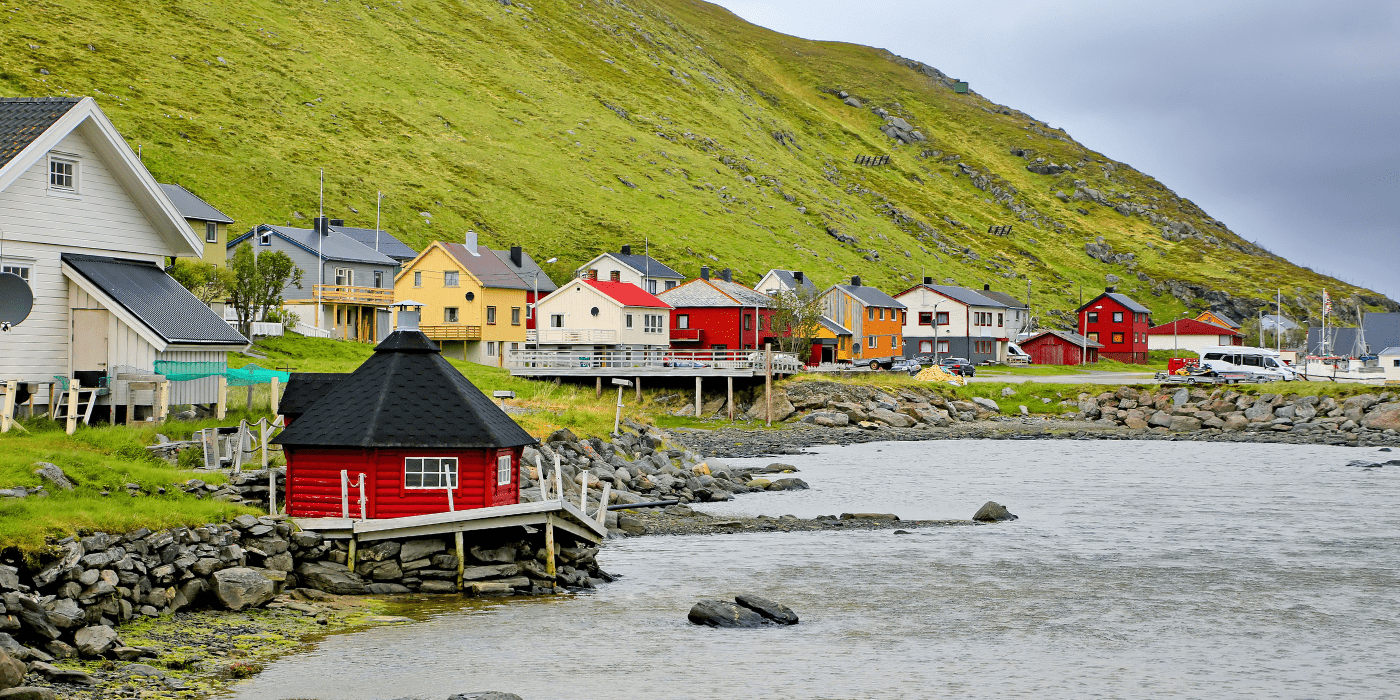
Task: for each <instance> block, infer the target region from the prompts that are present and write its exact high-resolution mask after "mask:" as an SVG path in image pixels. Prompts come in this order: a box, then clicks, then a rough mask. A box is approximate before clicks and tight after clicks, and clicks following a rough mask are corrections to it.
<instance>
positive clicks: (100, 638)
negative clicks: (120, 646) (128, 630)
mask: <svg viewBox="0 0 1400 700" xmlns="http://www.w3.org/2000/svg"><path fill="white" fill-rule="evenodd" d="M116 645H117V631H116V630H114V629H112V628H111V627H108V626H106V625H92V626H90V627H84V628H82V629H80V630H78V631H77V632H75V633H73V646H75V647H77V648H78V653H80V654H82V655H83V656H86V657H89V658H93V657H98V656H102V655H103V654H106V653H107V651H108V650H110V649H111V648H112V647H114V646H116Z"/></svg>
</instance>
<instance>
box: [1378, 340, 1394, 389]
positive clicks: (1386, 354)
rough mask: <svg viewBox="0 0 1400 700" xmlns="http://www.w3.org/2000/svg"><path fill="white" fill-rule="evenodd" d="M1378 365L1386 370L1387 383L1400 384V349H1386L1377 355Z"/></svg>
mask: <svg viewBox="0 0 1400 700" xmlns="http://www.w3.org/2000/svg"><path fill="white" fill-rule="evenodd" d="M1376 358H1377V364H1379V365H1380V367H1381V369H1383V370H1385V382H1386V383H1387V384H1390V383H1400V348H1393V347H1392V348H1386V349H1384V350H1382V351H1380V352H1379V353H1376Z"/></svg>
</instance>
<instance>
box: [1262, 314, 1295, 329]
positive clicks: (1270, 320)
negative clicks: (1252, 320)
mask: <svg viewBox="0 0 1400 700" xmlns="http://www.w3.org/2000/svg"><path fill="white" fill-rule="evenodd" d="M1261 322H1262V324H1263V326H1264V327H1265V328H1270V329H1272V328H1273V327H1274V326H1275V325H1278V326H1282V327H1283V329H1284V330H1286V331H1291V330H1293V329H1294V328H1297V327H1298V324H1296V323H1294V322H1293V321H1290V320H1289V319H1288V317H1287V316H1279V315H1277V314H1265V315H1264V317H1263V318H1262V319H1261Z"/></svg>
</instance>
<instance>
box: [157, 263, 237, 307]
mask: <svg viewBox="0 0 1400 700" xmlns="http://www.w3.org/2000/svg"><path fill="white" fill-rule="evenodd" d="M166 272H168V273H169V274H170V276H171V277H173V278H175V281H176V282H179V283H180V286H182V287H184V288H185V289H188V290H190V293H191V294H193V295H195V297H197V298H198V299H199V300H200V301H202V302H204V305H205V306H210V305H212V304H213V303H214V302H216V301H218V300H220V299H224V298H226V297H227V295H228V289H229V286H230V284H231V283H232V281H233V275H232V274H231V273H230V272H229V271H228V270H226V269H224V268H222V267H219V266H218V265H215V264H213V263H207V262H204V261H203V260H197V259H194V258H178V259H176V260H175V264H174V265H173V266H171V268H170V269H169V270H167V271H166Z"/></svg>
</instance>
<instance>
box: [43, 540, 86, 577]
mask: <svg viewBox="0 0 1400 700" xmlns="http://www.w3.org/2000/svg"><path fill="white" fill-rule="evenodd" d="M86 553H87V550H85V549H83V545H82V543H81V542H69V543H68V544H65V545H63V554H62V555H61V556H60V557H59V558H58V561H55V562H53V563H52V564H49V565H48V566H45V567H44V568H43V569H40V570H39V573H37V574H34V585H36V586H38V587H40V588H43V587H44V586H47V585H49V584H51V583H53V582H54V581H57V580H58V577H60V576H62V575H64V574H66V573H68V570H69V569H72V568H73V567H74V566H77V565H78V562H79V561H80V560H81V559H82V558H83V555H84V554H86Z"/></svg>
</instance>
